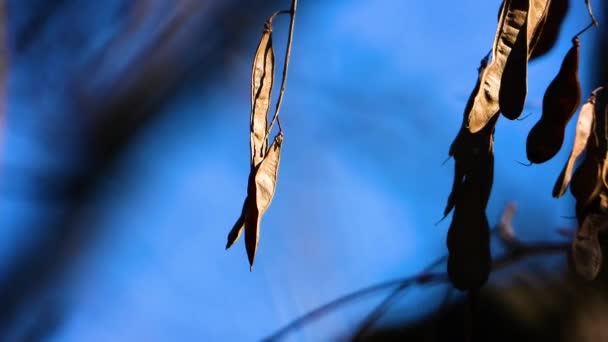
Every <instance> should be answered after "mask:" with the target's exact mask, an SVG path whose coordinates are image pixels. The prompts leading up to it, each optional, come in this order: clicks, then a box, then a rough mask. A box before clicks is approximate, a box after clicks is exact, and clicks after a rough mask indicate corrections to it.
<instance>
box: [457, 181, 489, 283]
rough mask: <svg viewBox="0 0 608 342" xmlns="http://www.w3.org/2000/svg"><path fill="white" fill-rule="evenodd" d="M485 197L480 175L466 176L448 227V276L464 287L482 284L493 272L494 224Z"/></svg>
mask: <svg viewBox="0 0 608 342" xmlns="http://www.w3.org/2000/svg"><path fill="white" fill-rule="evenodd" d="M481 197H482V195H481V192H480V183H479V179H476V177H472V178H468V179H466V180H465V182H464V184H463V190H462V191H461V192H459V193H458V194H457V202H456V208H455V209H454V217H453V219H452V223H451V225H450V228H449V231H448V236H447V247H448V251H449V255H448V264H447V269H448V276H449V278H450V281H451V282H452V284H453V285H454V287H456V288H457V289H460V290H462V291H467V290H475V289H479V288H481V286H483V284H485V282H486V281H487V279H488V276H489V274H490V268H491V254H490V227H489V224H488V219H487V217H486V214H485V211H484V209H483V208H482V203H481V202H482V199H481Z"/></svg>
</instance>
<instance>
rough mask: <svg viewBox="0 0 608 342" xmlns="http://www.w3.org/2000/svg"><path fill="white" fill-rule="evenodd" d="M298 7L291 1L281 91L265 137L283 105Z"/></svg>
mask: <svg viewBox="0 0 608 342" xmlns="http://www.w3.org/2000/svg"><path fill="white" fill-rule="evenodd" d="M297 7H298V0H291V10H290V11H289V14H290V15H291V21H290V22H289V36H288V37H287V49H286V50H285V61H284V63H283V78H282V79H281V90H280V91H279V98H278V100H277V106H276V108H275V110H274V116H273V117H272V120H271V121H270V125H269V126H268V132H267V133H266V134H267V135H268V134H269V133H270V131H271V130H272V126H273V125H274V122H275V121H277V120H278V118H279V109H281V103H283V95H284V94H285V83H286V82H287V71H288V69H289V57H291V41H292V39H293V27H294V25H295V22H296V8H297ZM279 131H282V128H281V124H280V123H279Z"/></svg>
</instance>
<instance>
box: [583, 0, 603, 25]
mask: <svg viewBox="0 0 608 342" xmlns="http://www.w3.org/2000/svg"><path fill="white" fill-rule="evenodd" d="M585 4H587V12H589V16H590V17H591V23H592V24H593V26H595V27H599V26H600V25H599V23H598V22H597V20H595V17H594V16H593V11H592V10H591V0H585Z"/></svg>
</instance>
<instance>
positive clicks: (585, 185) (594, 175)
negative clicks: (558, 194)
mask: <svg viewBox="0 0 608 342" xmlns="http://www.w3.org/2000/svg"><path fill="white" fill-rule="evenodd" d="M601 173H602V165H600V161H599V160H597V158H595V157H593V156H592V155H591V154H590V153H588V154H587V155H586V156H585V158H584V159H583V162H582V163H581V164H580V165H579V167H578V168H577V169H576V171H574V174H573V175H572V181H571V184H570V192H571V193H572V196H574V198H575V199H576V201H577V203H579V204H580V205H581V206H582V207H585V206H586V205H588V204H589V203H591V202H592V201H593V199H595V197H597V195H598V194H599V192H600V190H601V184H602V182H601V181H600V176H601Z"/></svg>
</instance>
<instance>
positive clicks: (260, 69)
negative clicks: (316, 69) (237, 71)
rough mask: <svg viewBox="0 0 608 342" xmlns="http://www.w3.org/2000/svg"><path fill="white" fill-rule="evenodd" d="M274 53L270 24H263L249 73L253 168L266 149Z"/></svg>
mask: <svg viewBox="0 0 608 342" xmlns="http://www.w3.org/2000/svg"><path fill="white" fill-rule="evenodd" d="M274 64H275V59H274V51H273V48H272V22H271V21H270V19H269V20H267V21H266V23H265V24H264V31H263V33H262V38H260V42H259V44H258V47H257V50H256V52H255V57H254V59H253V66H252V71H251V132H250V147H251V165H252V166H255V165H257V164H259V163H260V162H261V161H262V159H264V152H265V151H266V149H267V148H268V137H267V133H266V130H267V128H268V110H269V109H270V98H271V95H272V85H273V83H274Z"/></svg>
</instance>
